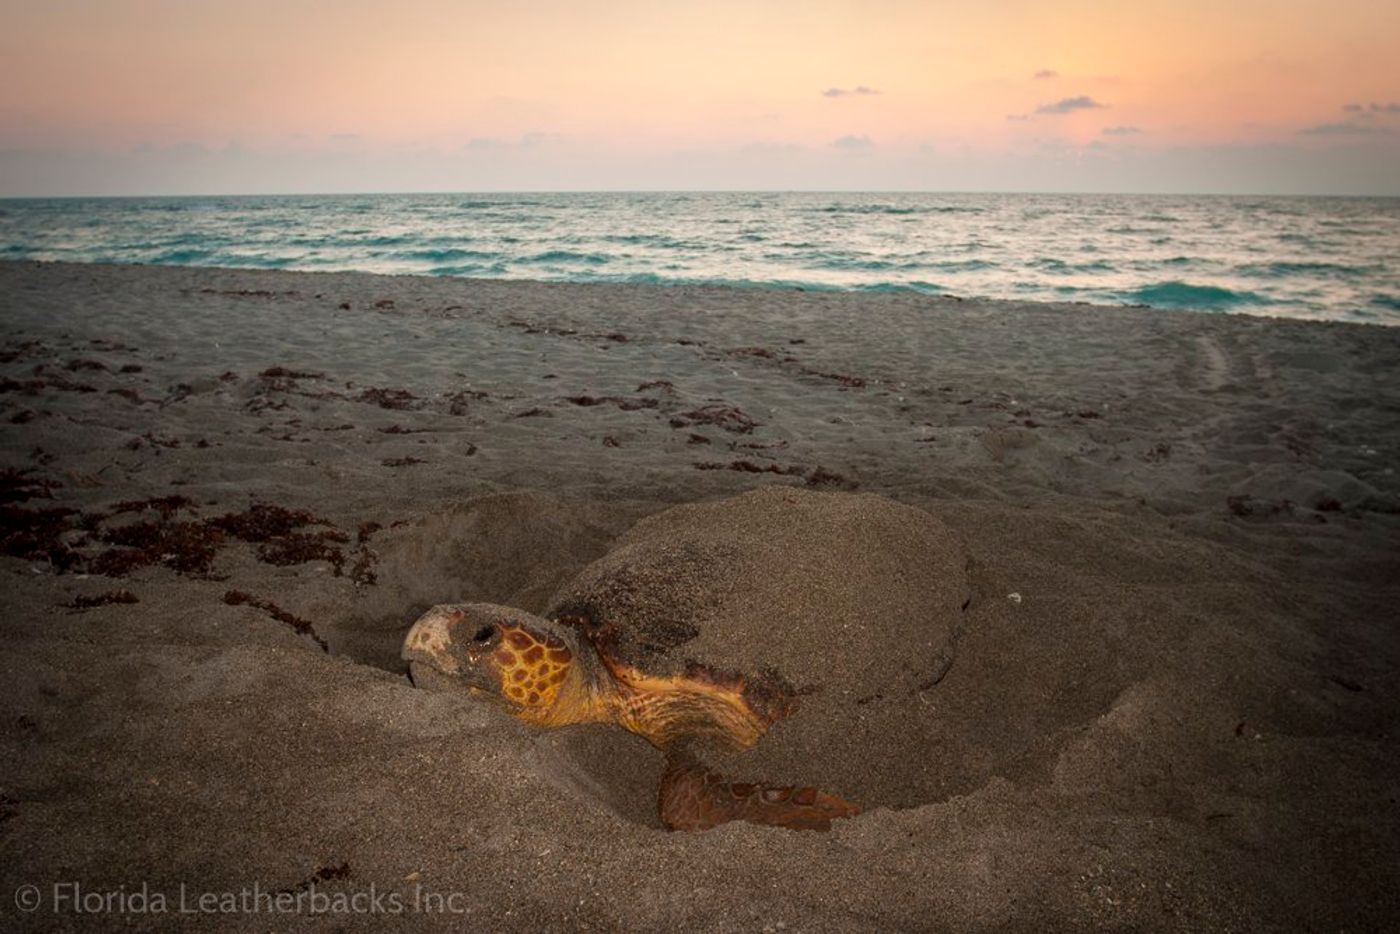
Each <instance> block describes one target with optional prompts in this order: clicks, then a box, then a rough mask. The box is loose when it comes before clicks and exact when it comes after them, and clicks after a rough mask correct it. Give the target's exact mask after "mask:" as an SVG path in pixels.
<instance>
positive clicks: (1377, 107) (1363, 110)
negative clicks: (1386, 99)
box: [1342, 101, 1400, 114]
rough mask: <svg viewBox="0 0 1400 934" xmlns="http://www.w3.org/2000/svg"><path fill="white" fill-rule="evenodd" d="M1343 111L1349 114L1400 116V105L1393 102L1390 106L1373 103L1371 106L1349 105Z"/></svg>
mask: <svg viewBox="0 0 1400 934" xmlns="http://www.w3.org/2000/svg"><path fill="white" fill-rule="evenodd" d="M1342 109H1343V110H1345V111H1346V112H1347V113H1349V114H1400V103H1396V102H1394V101H1391V102H1390V103H1388V104H1377V103H1374V102H1373V103H1371V104H1370V105H1369V106H1368V105H1366V104H1347V105H1346V106H1344V107H1343V108H1342Z"/></svg>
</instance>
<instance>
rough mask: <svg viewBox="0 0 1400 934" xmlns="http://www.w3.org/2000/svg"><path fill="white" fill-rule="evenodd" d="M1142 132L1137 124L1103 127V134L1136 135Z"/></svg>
mask: <svg viewBox="0 0 1400 934" xmlns="http://www.w3.org/2000/svg"><path fill="white" fill-rule="evenodd" d="M1141 132H1142V127H1138V126H1106V127H1104V128H1103V135H1104V136H1136V135H1137V134H1139V133H1141Z"/></svg>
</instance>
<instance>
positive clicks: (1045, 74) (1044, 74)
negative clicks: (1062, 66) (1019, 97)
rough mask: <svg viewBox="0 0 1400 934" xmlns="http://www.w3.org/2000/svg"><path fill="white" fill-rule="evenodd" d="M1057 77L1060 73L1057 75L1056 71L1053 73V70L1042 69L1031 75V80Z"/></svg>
mask: <svg viewBox="0 0 1400 934" xmlns="http://www.w3.org/2000/svg"><path fill="white" fill-rule="evenodd" d="M1059 76H1060V73H1059V72H1058V71H1053V70H1051V69H1049V68H1042V69H1040V71H1037V72H1036V73H1035V74H1033V75H1031V77H1032V78H1041V79H1045V78H1058V77H1059Z"/></svg>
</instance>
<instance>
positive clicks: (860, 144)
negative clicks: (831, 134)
mask: <svg viewBox="0 0 1400 934" xmlns="http://www.w3.org/2000/svg"><path fill="white" fill-rule="evenodd" d="M831 145H833V146H835V147H836V148H837V149H845V150H847V151H852V152H853V151H856V150H860V149H869V148H870V147H871V146H874V145H875V143H874V142H873V141H872V140H871V139H870V137H868V136H854V135H851V136H843V137H841V138H840V139H835V140H832V141H831Z"/></svg>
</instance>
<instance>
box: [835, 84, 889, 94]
mask: <svg viewBox="0 0 1400 934" xmlns="http://www.w3.org/2000/svg"><path fill="white" fill-rule="evenodd" d="M879 93H880V92H879V91H877V90H875V89H874V88H868V87H866V86H865V85H863V84H858V85H856V86H855V87H853V88H827V89H826V90H825V91H823V92H822V97H850V96H851V95H856V96H858V97H869V96H871V95H874V94H879Z"/></svg>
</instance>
